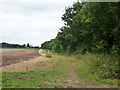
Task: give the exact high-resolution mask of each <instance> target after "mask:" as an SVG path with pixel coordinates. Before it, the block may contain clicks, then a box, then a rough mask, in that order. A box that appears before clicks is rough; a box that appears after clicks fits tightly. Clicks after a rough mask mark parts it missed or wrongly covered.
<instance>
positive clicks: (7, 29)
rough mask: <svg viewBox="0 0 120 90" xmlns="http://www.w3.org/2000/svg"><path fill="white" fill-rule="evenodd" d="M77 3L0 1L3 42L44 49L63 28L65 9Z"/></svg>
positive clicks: (73, 0) (71, 1) (0, 33)
mask: <svg viewBox="0 0 120 90" xmlns="http://www.w3.org/2000/svg"><path fill="white" fill-rule="evenodd" d="M73 2H77V0H0V42H7V43H12V44H21V45H22V44H27V43H29V44H30V45H33V46H41V44H42V43H44V42H45V41H49V40H51V39H54V38H55V37H56V36H57V33H58V31H59V28H61V27H62V26H63V25H64V22H63V21H62V19H61V17H62V15H63V14H64V11H65V7H68V6H71V5H72V4H73Z"/></svg>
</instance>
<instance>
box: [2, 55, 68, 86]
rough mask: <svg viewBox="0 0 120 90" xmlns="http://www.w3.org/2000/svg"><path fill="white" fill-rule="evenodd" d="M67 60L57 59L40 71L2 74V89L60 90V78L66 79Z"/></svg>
mask: <svg viewBox="0 0 120 90" xmlns="http://www.w3.org/2000/svg"><path fill="white" fill-rule="evenodd" d="M68 64H69V60H65V59H64V58H59V59H58V58H57V56H54V59H53V60H51V61H50V65H49V66H47V67H45V68H44V69H43V70H40V71H27V72H3V75H2V79H3V82H2V86H3V88H36V87H40V88H58V87H59V88H60V87H63V86H62V84H59V83H62V82H61V81H60V82H58V81H59V79H60V78H66V77H67V74H66V71H67V70H68V66H69V65H68Z"/></svg>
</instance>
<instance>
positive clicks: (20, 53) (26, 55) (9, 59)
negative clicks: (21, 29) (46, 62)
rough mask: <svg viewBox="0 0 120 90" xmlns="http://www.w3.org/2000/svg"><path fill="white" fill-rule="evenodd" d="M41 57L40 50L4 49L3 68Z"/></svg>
mask: <svg viewBox="0 0 120 90" xmlns="http://www.w3.org/2000/svg"><path fill="white" fill-rule="evenodd" d="M38 56H40V54H39V50H38V49H2V66H6V65H10V64H14V63H19V62H22V61H26V60H30V59H34V58H36V57H38Z"/></svg>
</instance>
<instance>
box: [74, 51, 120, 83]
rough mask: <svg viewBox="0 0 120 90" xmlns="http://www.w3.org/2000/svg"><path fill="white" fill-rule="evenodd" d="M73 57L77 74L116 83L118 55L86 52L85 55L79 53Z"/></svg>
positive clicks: (90, 78)
mask: <svg viewBox="0 0 120 90" xmlns="http://www.w3.org/2000/svg"><path fill="white" fill-rule="evenodd" d="M75 57H76V58H77V62H76V66H77V68H78V74H80V75H83V77H85V78H86V79H88V80H91V81H95V82H99V81H100V82H103V83H106V84H109V85H114V84H115V85H117V83H118V69H119V68H118V61H119V57H118V56H111V55H107V54H90V53H87V54H85V55H81V54H79V55H76V56H75ZM81 63H82V64H81Z"/></svg>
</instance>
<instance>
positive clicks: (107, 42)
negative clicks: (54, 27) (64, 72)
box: [41, 2, 120, 55]
mask: <svg viewBox="0 0 120 90" xmlns="http://www.w3.org/2000/svg"><path fill="white" fill-rule="evenodd" d="M119 10H120V2H102V3H98V2H92V3H90V2H82V3H80V2H76V3H74V4H73V5H72V6H69V7H66V8H65V13H64V14H63V16H62V17H61V18H62V20H63V21H64V22H65V23H64V26H63V27H61V28H60V31H59V32H58V34H57V36H56V38H55V39H51V40H50V41H46V42H44V43H43V44H42V45H41V48H42V49H49V50H52V51H53V52H56V53H69V54H72V53H76V54H79V53H82V54H84V53H86V52H90V53H107V54H112V55H118V54H120V21H119V18H118V17H119V16H118V15H119Z"/></svg>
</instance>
